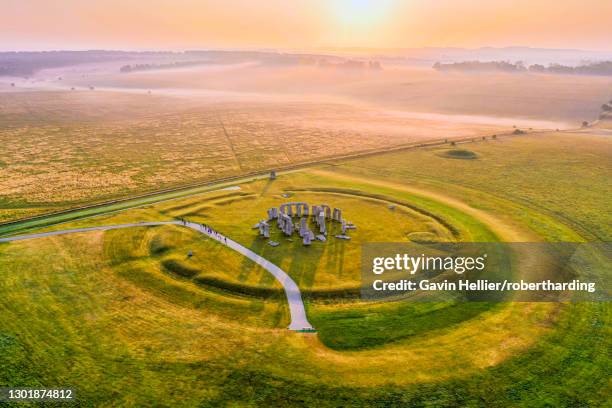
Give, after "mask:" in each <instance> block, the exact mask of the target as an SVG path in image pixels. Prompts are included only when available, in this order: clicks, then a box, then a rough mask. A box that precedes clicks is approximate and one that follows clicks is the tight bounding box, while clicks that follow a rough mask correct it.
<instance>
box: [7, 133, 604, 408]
mask: <svg viewBox="0 0 612 408" xmlns="http://www.w3.org/2000/svg"><path fill="white" fill-rule="evenodd" d="M587 142H588V143H587ZM609 143H610V142H609V140H608V139H601V138H596V137H592V136H585V135H559V136H552V135H551V136H548V137H532V136H525V137H520V138H515V139H511V140H506V141H503V142H501V141H498V142H486V143H480V144H474V145H471V147H470V150H473V151H474V152H475V153H477V154H478V157H479V159H478V160H448V159H445V158H442V157H440V156H439V155H438V153H439V151H437V150H431V151H412V152H403V153H395V154H390V155H385V156H381V157H371V158H368V159H360V160H358V161H353V162H348V163H345V164H339V165H337V166H328V167H325V168H320V169H316V170H314V171H301V172H294V173H290V174H283V175H281V176H280V177H279V179H278V180H277V181H275V182H273V183H269V182H267V181H253V182H248V183H241V189H242V190H241V194H233V193H228V192H217V193H209V194H203V195H200V196H194V197H182V198H180V199H177V200H175V201H167V202H160V203H156V204H155V203H149V204H147V205H145V206H144V207H141V208H137V209H132V210H126V211H123V212H118V213H113V214H107V215H100V216H98V217H95V218H88V219H81V220H77V221H72V222H70V223H66V224H64V225H60V226H55V227H49V228H47V229H56V228H69V227H76V226H88V225H99V224H111V223H121V222H131V221H141V220H155V219H170V218H173V217H180V216H182V215H184V214H190V215H189V217H190V218H193V219H194V220H195V221H200V222H205V223H209V224H212V225H213V226H215V228H217V229H218V230H220V231H222V232H223V233H226V234H227V235H229V236H231V237H232V238H235V239H236V240H238V241H239V242H241V243H243V244H244V245H246V246H248V247H250V248H252V249H253V250H255V251H256V252H260V253H262V254H263V255H264V256H266V257H268V258H270V259H272V260H273V261H274V262H276V263H278V264H279V265H281V266H282V267H283V268H284V269H285V270H286V271H287V272H288V273H290V274H291V275H292V277H294V279H296V281H298V282H299V284H300V286H301V287H302V288H303V290H304V292H305V293H306V294H307V296H309V297H310V299H309V300H308V302H307V312H308V314H309V318H310V319H311V322H312V323H314V325H315V327H316V328H317V329H318V334H317V335H318V338H317V337H315V335H313V334H297V333H290V332H288V331H286V330H285V329H284V327H285V326H286V324H287V322H288V316H287V308H286V306H285V303H284V298H283V296H282V295H280V296H279V295H278V294H277V293H276V290H277V289H278V286H277V284H276V283H275V281H274V280H273V279H272V278H271V277H270V276H269V274H267V273H266V272H265V271H263V270H261V269H260V268H258V267H256V266H255V265H253V264H252V263H251V262H250V261H246V260H245V259H244V258H242V257H240V256H239V255H238V254H235V253H233V252H231V251H227V250H225V249H224V248H223V247H221V246H220V245H218V244H216V243H214V242H212V241H210V240H206V239H202V237H201V236H199V235H198V234H197V233H195V232H193V231H191V232H190V231H186V230H185V229H184V228H181V227H179V226H164V227H154V228H134V229H128V230H113V231H107V232H99V233H98V232H96V233H86V234H78V235H74V236H63V237H54V238H46V239H40V240H32V241H22V242H16V243H11V244H0V276H1V279H0V356H1V357H0V384H2V385H30V386H34V385H44V386H61V385H67V384H68V385H72V386H74V387H75V388H77V390H78V393H79V395H80V396H81V397H82V398H83V405H121V406H125V405H127V406H148V405H155V406H159V405H161V406H163V405H166V406H225V405H230V406H299V405H310V406H313V405H316V406H350V405H368V406H537V407H547V406H555V407H557V406H585V407H586V406H606V404H607V403H608V400H609V396H610V394H611V393H612V389H611V386H610V381H609V377H610V375H609V374H610V372H611V370H612V364H611V359H610V356H609V350H610V348H611V346H612V344H611V340H610V339H612V333H611V330H612V329H611V327H612V325H611V324H610V323H611V320H612V319H611V318H612V308H611V307H610V303H607V302H601V303H567V304H561V303H497V304H488V303H456V304H451V303H409V302H392V303H379V304H373V303H364V302H361V301H359V300H357V299H354V298H352V297H351V296H344V297H343V296H341V294H342V293H345V292H346V291H349V292H350V289H351V288H354V285H355V284H356V283H358V274H359V262H358V260H357V259H356V257H357V255H358V253H359V251H358V250H357V249H356V247H359V244H360V243H362V242H368V241H369V240H372V241H373V240H385V237H386V239H387V240H389V241H402V242H408V241H409V240H410V239H411V237H415V236H416V237H422V236H423V235H419V234H423V233H425V232H426V233H428V234H432V235H433V236H434V237H436V238H437V239H442V240H461V241H485V242H487V241H488V242H491V241H496V240H504V239H507V237H513V236H516V237H523V238H524V239H533V240H540V241H588V240H595V241H596V240H598V239H601V238H606V237H609V236H610V234H611V231H610V224H609V219H608V218H609V215H608V213H609V211H608V210H609V199H608V198H607V197H609V194H608V192H609V183H607V181H609V177H608V176H609V164H610V162H609V160H610V159H609V156H608V155H607V154H606V152H608V151H609V148H610V145H609ZM553 176H554V177H553ZM422 190H425V192H423V193H420V191H422ZM281 192H291V193H292V194H293V196H292V197H291V198H290V200H299V199H305V200H307V201H309V202H312V201H314V202H318V201H323V200H325V201H326V202H328V203H330V204H332V205H334V204H337V205H338V206H340V207H342V208H343V210H344V215H345V217H346V218H348V219H349V220H351V221H353V222H355V224H357V226H358V230H356V231H354V233H353V232H352V234H354V241H350V242H348V243H341V242H335V241H331V242H329V243H328V244H327V245H326V246H324V245H319V246H318V247H317V246H315V247H313V248H303V247H302V246H301V243H299V242H288V241H286V240H284V241H282V242H281V246H280V247H278V248H271V247H269V246H267V245H266V244H265V243H264V242H263V241H261V240H260V239H258V238H257V237H256V233H255V231H254V230H252V229H251V228H250V227H251V226H252V225H253V224H254V223H255V222H257V221H258V220H259V219H261V218H262V217H263V216H264V214H265V210H266V208H267V207H269V206H271V205H272V204H274V203H276V204H278V203H280V202H282V201H283V200H284V198H282V197H280V193H281ZM427 192H432V193H433V194H427ZM228 194H232V195H231V196H228ZM445 197H446V198H448V199H447V200H446V199H444V198H445ZM576 197H580V200H577V199H576ZM459 202H460V203H463V204H462V205H459V204H457V203H459ZM389 203H395V204H396V206H397V207H396V210H395V211H391V210H389V209H388V204H389ZM465 204H467V205H465ZM230 210H231V211H230ZM370 214H376V217H372V216H371V215H370ZM383 226H389V227H388V229H387V230H383V229H382V228H381V227H383ZM415 233H416V234H417V235H413V234H415ZM432 235H425V236H426V237H431V236H432ZM188 251H193V254H194V256H193V257H191V258H188V257H187V252H188ZM602 262H604V265H606V264H605V262H609V260H608V261H606V260H603V261H602ZM164 264H165V265H166V266H167V265H171V266H172V267H171V268H167V267H166V268H165V267H164ZM168 269H171V270H168ZM172 270H174V271H172ZM176 270H181V271H183V270H187V271H189V273H187V274H181V273H176ZM586 272H589V271H586ZM590 272H593V273H600V274H606V273H608V274H609V270H605V269H602V270H601V271H599V272H597V271H590ZM604 277H605V276H604ZM258 291H259V292H258ZM266 291H268V292H266ZM334 291H336V292H334ZM266 293H267V294H266ZM324 293H328V294H331V296H329V297H324V296H322V294H324Z"/></svg>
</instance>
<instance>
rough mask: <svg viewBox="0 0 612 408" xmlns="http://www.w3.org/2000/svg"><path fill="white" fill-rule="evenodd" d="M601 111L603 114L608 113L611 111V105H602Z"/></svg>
mask: <svg viewBox="0 0 612 408" xmlns="http://www.w3.org/2000/svg"><path fill="white" fill-rule="evenodd" d="M601 110H602V111H604V112H610V111H612V105H608V104H607V103H604V104H603V105H601Z"/></svg>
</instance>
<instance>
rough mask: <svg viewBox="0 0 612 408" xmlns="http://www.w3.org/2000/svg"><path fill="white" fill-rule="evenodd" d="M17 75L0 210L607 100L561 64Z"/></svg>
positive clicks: (493, 124) (455, 133) (1, 92)
mask: <svg viewBox="0 0 612 408" xmlns="http://www.w3.org/2000/svg"><path fill="white" fill-rule="evenodd" d="M111 72H112V73H111ZM58 75H61V76H63V79H62V80H61V81H60V80H58V79H57V78H58ZM296 78H297V79H296ZM15 83H16V86H15V87H14V88H12V87H8V86H7V82H4V81H0V143H1V144H2V149H0V222H5V221H10V220H15V219H19V218H23V217H26V216H32V215H37V214H43V213H49V212H53V211H58V210H62V209H66V208H71V207H75V206H79V205H85V204H90V203H92V202H100V201H105V200H110V199H115V198H120V197H125V196H126V195H132V194H137V193H146V192H151V191H159V190H162V189H165V188H171V187H176V186H183V185H188V184H190V183H195V182H203V181H209V180H216V179H220V178H223V177H227V176H236V175H240V174H245V173H250V172H254V171H261V170H267V169H272V168H278V167H284V166H292V165H296V164H300V163H305V162H313V161H320V160H325V159H328V158H330V157H336V156H343V155H349V154H353V153H358V152H370V151H375V150H384V149H388V148H391V147H396V146H405V145H411V144H419V143H421V142H423V141H431V140H445V139H453V138H470V137H475V138H477V137H481V136H491V135H493V134H500V133H510V132H512V131H513V130H514V126H517V127H519V128H521V129H524V130H528V129H533V130H538V129H556V128H575V127H578V126H579V124H580V123H581V122H582V121H583V120H589V121H590V120H593V119H594V118H595V117H596V115H597V114H598V112H599V105H600V103H598V102H594V101H599V100H605V98H606V97H607V89H608V87H609V85H610V82H609V80H608V79H606V78H581V77H571V76H546V75H497V74H487V75H479V76H477V77H476V76H471V75H462V74H448V75H442V74H439V73H435V72H432V71H431V70H424V69H405V68H390V69H388V70H385V71H384V72H382V73H377V74H374V73H369V74H364V73H349V74H346V73H338V72H335V71H329V72H327V71H324V70H315V69H312V68H303V67H302V68H295V67H294V68H269V67H268V68H258V67H251V66H238V67H234V66H227V67H225V66H221V67H220V68H219V69H217V70H214V71H210V70H206V69H200V70H198V69H189V70H169V71H152V72H142V73H140V72H136V73H131V74H117V71H116V68H115V67H113V69H112V70H111V69H110V68H108V67H104V69H103V70H102V69H101V70H98V71H97V70H95V69H94V70H93V73H92V72H90V70H89V68H87V69H86V68H82V69H81V70H76V71H75V70H74V69H64V70H62V69H55V70H43V71H41V72H40V73H39V74H37V75H36V76H35V77H34V78H30V79H27V80H26V79H22V78H18V79H16V80H15ZM89 86H91V87H92V88H93V89H89ZM71 88H74V90H71ZM534 88H537V92H536V91H534V90H533V89H534ZM483 101H484V102H483ZM518 101H520V103H519V102H518ZM483 103H484V105H483Z"/></svg>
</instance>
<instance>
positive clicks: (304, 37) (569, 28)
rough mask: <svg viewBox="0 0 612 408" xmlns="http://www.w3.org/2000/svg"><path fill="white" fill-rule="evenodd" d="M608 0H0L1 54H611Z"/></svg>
mask: <svg viewBox="0 0 612 408" xmlns="http://www.w3.org/2000/svg"><path fill="white" fill-rule="evenodd" d="M610 27H612V0H447V1H443V0H141V1H136V0H54V1H50V0H0V49H1V50H16V49H50V48H79V49H82V48H117V49H184V48H198V47H200V48H204V47H236V48H253V47H257V48H263V47H271V48H290V49H308V48H319V47H372V48H409V47H422V46H452V47H481V46H511V45H524V46H532V47H550V48H584V49H600V50H612V44H611V43H612V31H611V29H610Z"/></svg>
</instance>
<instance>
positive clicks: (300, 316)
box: [0, 221, 314, 330]
mask: <svg viewBox="0 0 612 408" xmlns="http://www.w3.org/2000/svg"><path fill="white" fill-rule="evenodd" d="M169 224H172V225H180V226H185V227H187V228H191V229H193V230H195V231H198V232H200V233H201V234H204V235H206V236H207V237H209V238H211V239H214V240H216V241H218V242H220V243H221V244H223V245H225V246H227V247H228V248H231V249H233V250H234V251H236V252H239V253H241V254H242V255H244V256H246V257H247V258H249V259H250V260H252V261H253V262H255V263H256V264H258V265H260V266H261V267H262V268H264V269H265V270H267V271H268V272H270V273H271V274H272V275H274V277H275V278H276V280H278V281H279V282H280V284H281V285H282V286H283V289H284V290H285V294H286V295H287V302H288V303H289V311H290V314H291V323H290V324H289V327H288V329H289V330H313V329H314V328H313V327H312V325H311V324H310V323H309V322H308V318H307V317H306V310H305V308H304V302H303V301H302V293H301V292H300V288H299V287H298V285H297V283H295V281H294V280H293V279H291V277H290V276H289V275H287V273H286V272H285V271H283V270H282V269H281V268H279V267H278V266H276V265H274V264H273V263H272V262H270V261H268V260H267V259H265V258H263V257H262V256H260V255H258V254H256V253H255V252H253V251H251V250H250V249H248V248H246V247H244V246H242V245H240V244H239V243H237V242H236V241H234V240H231V239H229V238H227V237H225V236H223V235H221V234H218V233H216V232H211V231H209V230H208V229H206V228H204V227H203V226H202V225H200V224H196V223H194V222H188V221H187V222H185V223H183V222H181V221H157V222H139V223H132V224H116V225H102V226H97V227H87V228H75V229H66V230H58V231H50V232H39V233H36V234H27V235H15V236H11V237H6V238H0V243H2V242H12V241H22V240H26V239H35V238H44V237H51V236H55V235H66V234H74V233H79V232H88V231H107V230H113V229H120V228H132V227H146V226H158V225H169Z"/></svg>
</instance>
